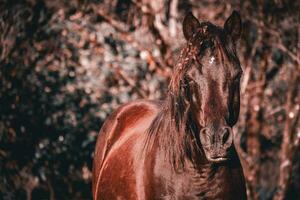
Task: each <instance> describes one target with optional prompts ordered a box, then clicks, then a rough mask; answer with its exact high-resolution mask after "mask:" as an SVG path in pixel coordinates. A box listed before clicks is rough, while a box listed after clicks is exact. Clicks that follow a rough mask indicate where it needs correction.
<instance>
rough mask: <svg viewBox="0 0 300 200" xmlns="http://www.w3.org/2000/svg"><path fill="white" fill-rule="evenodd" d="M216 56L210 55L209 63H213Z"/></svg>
mask: <svg viewBox="0 0 300 200" xmlns="http://www.w3.org/2000/svg"><path fill="white" fill-rule="evenodd" d="M215 60H216V58H215V57H214V56H212V57H211V58H210V60H209V64H213V63H214V62H215Z"/></svg>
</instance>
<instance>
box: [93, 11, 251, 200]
mask: <svg viewBox="0 0 300 200" xmlns="http://www.w3.org/2000/svg"><path fill="white" fill-rule="evenodd" d="M240 27H241V21H240V17H239V14H238V13H236V12H234V13H233V14H232V15H231V16H230V17H229V18H228V19H227V21H226V22H225V24H224V29H222V28H221V27H218V26H215V25H213V24H211V23H209V22H203V23H200V22H199V21H198V20H197V19H196V18H195V17H194V16H193V15H192V14H189V15H187V16H186V17H185V20H184V22H183V32H184V36H185V38H186V39H187V41H188V44H187V47H186V48H184V49H183V51H182V54H181V57H180V58H179V62H178V63H177V66H176V68H175V71H174V74H173V76H172V77H171V82H170V85H169V90H168V93H167V95H166V98H165V100H164V101H161V102H158V101H146V100H139V101H135V102H131V103H128V104H125V105H123V106H121V107H120V108H119V109H117V110H116V111H115V112H114V113H113V114H112V115H111V116H110V117H109V118H108V119H107V120H106V121H105V123H104V125H103V126H102V129H101V131H100V133H99V137H98V140H97V144H96V150H95V155H94V166H93V197H94V199H95V200H114V199H124V200H152V199H154V200H156V199H158V200H159V199H161V200H165V199H188V200H193V199H224V200H235V199H239V200H244V199H247V197H246V187H245V180H244V176H243V171H242V167H241V164H240V161H239V158H238V155H237V152H236V150H235V147H234V144H233V133H232V126H233V125H234V124H235V123H236V121H237V119H238V115H239V106H240V104H239V98H240V96H239V80H240V74H241V72H242V70H241V67H240V64H239V60H238V58H237V56H236V53H235V40H236V37H237V36H239V35H240V31H241V30H240Z"/></svg>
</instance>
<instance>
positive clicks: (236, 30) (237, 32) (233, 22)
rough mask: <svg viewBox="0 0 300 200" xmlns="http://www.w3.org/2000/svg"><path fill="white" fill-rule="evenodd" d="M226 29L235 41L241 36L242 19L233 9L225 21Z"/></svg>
mask: <svg viewBox="0 0 300 200" xmlns="http://www.w3.org/2000/svg"><path fill="white" fill-rule="evenodd" d="M224 30H225V31H226V32H227V33H228V34H229V35H231V37H232V39H233V41H236V40H238V39H239V38H240V36H241V33H242V20H241V16H240V14H239V13H238V12H237V11H235V10H234V11H233V12H232V14H231V15H230V17H228V19H227V20H226V22H225V23H224Z"/></svg>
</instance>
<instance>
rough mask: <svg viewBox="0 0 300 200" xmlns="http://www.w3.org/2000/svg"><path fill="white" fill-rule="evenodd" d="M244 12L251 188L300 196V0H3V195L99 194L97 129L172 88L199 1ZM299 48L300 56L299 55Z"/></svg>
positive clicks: (212, 15) (207, 13)
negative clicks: (123, 107)
mask: <svg viewBox="0 0 300 200" xmlns="http://www.w3.org/2000/svg"><path fill="white" fill-rule="evenodd" d="M233 9H237V10H239V11H240V13H241V15H242V19H243V27H244V33H243V36H242V38H241V42H240V44H239V46H238V49H239V50H238V52H239V56H240V59H241V64H242V67H243V68H244V77H243V80H242V86H241V94H242V101H241V114H240V121H239V123H238V124H237V128H236V132H237V134H236V139H237V140H236V141H237V146H238V149H239V154H240V157H241V160H242V164H243V167H244V171H245V175H246V180H247V183H248V192H249V194H248V195H249V198H250V199H272V198H273V197H274V196H275V197H274V198H277V199H282V198H286V199H297V198H299V195H300V194H299V191H300V184H299V183H300V180H299V179H300V177H299V173H297V171H299V164H300V157H299V156H300V154H299V143H300V142H299V140H300V136H299V132H300V128H299V127H300V126H299V109H300V108H299V101H300V99H299V98H300V97H299V88H300V78H299V77H300V69H299V66H300V61H299V27H298V26H299V18H300V16H299V12H298V11H299V9H300V3H299V2H298V1H288V0H279V1H245V2H240V3H238V2H237V1H226V2H222V3H220V2H218V1H195V0H189V1H182V0H181V1H178V0H170V1H162V0H155V1H148V0H142V1H131V0H126V1H124V0H113V1H108V0H101V1H100V0H99V1H96V0H83V1H81V0H73V1H58V0H52V1H50V0H44V1H37V0H13V1H12V0H7V1H3V2H0V84H1V90H0V173H1V176H0V199H7V200H10V199H91V170H92V157H93V151H94V146H95V140H96V137H97V132H98V131H99V128H100V127H101V125H102V123H103V121H104V120H105V118H106V117H107V116H108V115H109V114H110V113H111V112H112V110H114V109H115V108H117V106H118V105H120V104H122V103H125V102H128V101H130V100H133V99H137V98H149V99H159V98H163V96H164V93H165V89H166V86H167V84H168V80H169V77H170V75H171V71H172V67H173V65H174V63H176V59H177V57H178V54H179V53H180V48H181V47H182V45H184V42H185V41H184V39H183V36H182V33H181V21H182V19H183V17H184V15H185V13H186V12H187V11H188V10H192V11H193V13H194V14H195V15H196V16H198V17H199V18H200V19H206V20H209V21H212V22H214V23H217V24H219V25H222V23H223V22H224V20H225V19H226V17H227V16H229V14H230V13H231V11H232V10H233ZM297 54H298V55H297Z"/></svg>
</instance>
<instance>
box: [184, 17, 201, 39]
mask: <svg viewBox="0 0 300 200" xmlns="http://www.w3.org/2000/svg"><path fill="white" fill-rule="evenodd" d="M199 27H200V22H199V21H198V19H197V18H196V17H195V16H194V15H193V14H192V13H191V12H189V13H188V14H187V15H186V16H185V17H184V20H183V23H182V30H183V35H184V37H185V39H186V40H189V39H190V38H191V37H192V36H193V34H194V33H195V32H196V31H197V29H198V28H199Z"/></svg>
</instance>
